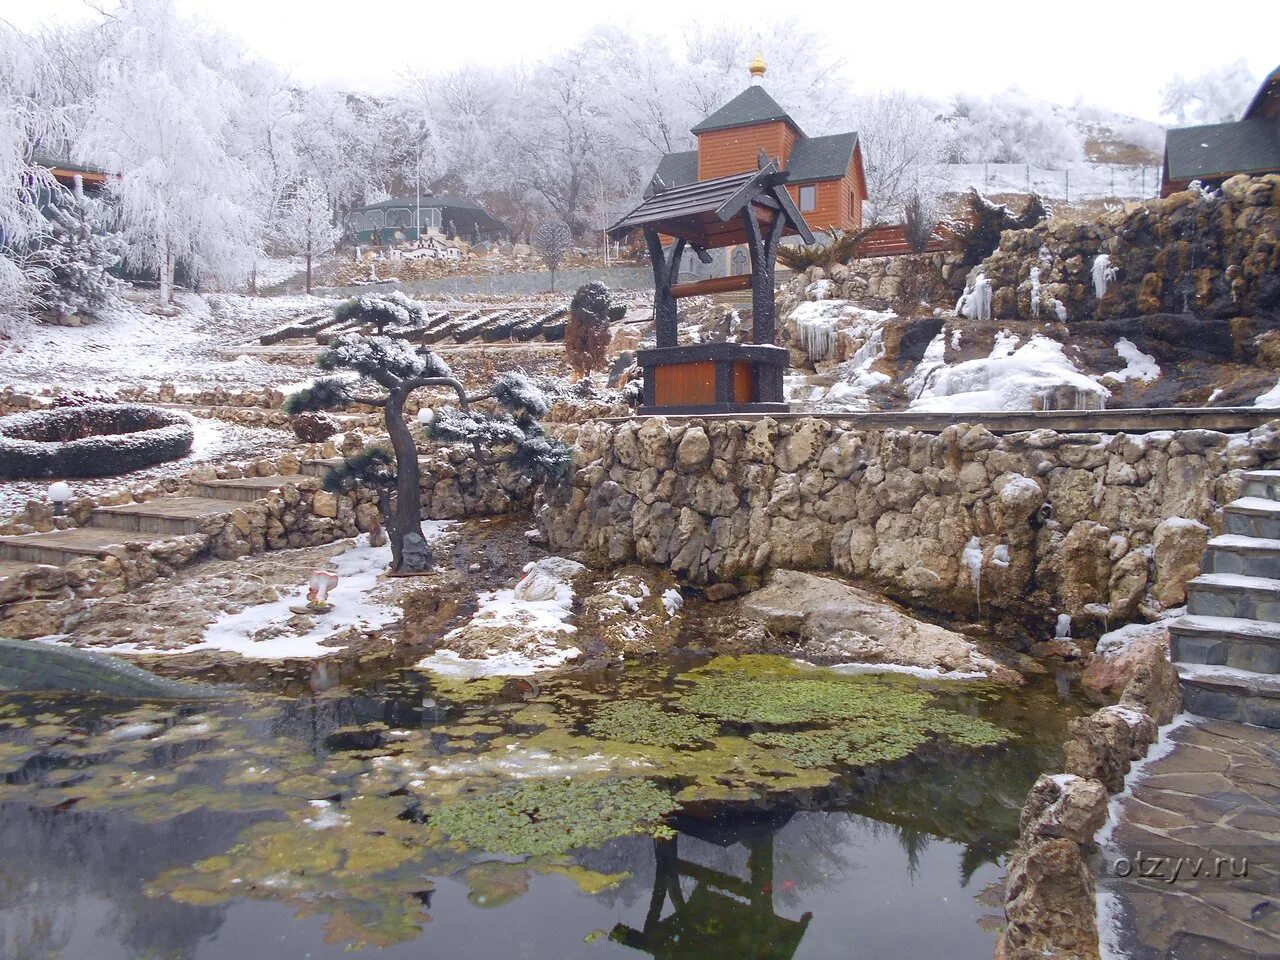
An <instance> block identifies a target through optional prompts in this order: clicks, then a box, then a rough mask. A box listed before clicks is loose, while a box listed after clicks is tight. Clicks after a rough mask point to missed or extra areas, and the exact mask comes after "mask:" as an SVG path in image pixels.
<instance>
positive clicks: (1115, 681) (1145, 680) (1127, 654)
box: [1080, 623, 1181, 724]
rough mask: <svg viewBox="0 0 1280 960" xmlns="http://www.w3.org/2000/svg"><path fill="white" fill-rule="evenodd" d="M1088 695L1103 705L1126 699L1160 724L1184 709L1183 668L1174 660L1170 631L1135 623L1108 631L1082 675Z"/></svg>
mask: <svg viewBox="0 0 1280 960" xmlns="http://www.w3.org/2000/svg"><path fill="white" fill-rule="evenodd" d="M1080 683H1081V686H1082V687H1083V688H1084V692H1085V695H1086V696H1087V697H1089V698H1090V699H1092V700H1094V701H1096V702H1098V703H1113V702H1115V701H1117V700H1120V701H1121V702H1122V703H1126V704H1127V705H1129V706H1133V707H1134V708H1136V709H1138V710H1141V711H1142V712H1143V713H1146V714H1147V715H1148V716H1150V717H1152V718H1154V719H1155V721H1156V722H1157V723H1159V724H1165V723H1168V722H1169V721H1170V720H1172V719H1173V715H1174V714H1175V713H1177V712H1178V709H1179V707H1180V705H1181V693H1180V690H1179V686H1178V672H1177V670H1176V669H1175V668H1174V666H1173V664H1172V663H1170V662H1169V629H1168V627H1166V626H1165V625H1164V624H1162V623H1131V624H1129V625H1128V626H1125V627H1121V628H1120V629H1118V630H1112V631H1111V632H1110V633H1106V634H1103V636H1102V638H1101V639H1100V640H1099V641H1098V644H1097V646H1096V647H1095V648H1094V651H1093V656H1092V657H1091V658H1090V659H1089V663H1088V665H1087V666H1086V667H1085V669H1084V673H1083V674H1082V675H1081V677H1080Z"/></svg>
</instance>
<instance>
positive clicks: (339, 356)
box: [285, 333, 569, 574]
mask: <svg viewBox="0 0 1280 960" xmlns="http://www.w3.org/2000/svg"><path fill="white" fill-rule="evenodd" d="M316 362H317V364H318V365H319V367H320V368H321V369H322V370H326V371H335V370H349V371H352V372H354V373H357V374H359V375H360V377H361V378H363V379H365V380H370V381H372V382H374V383H376V384H377V385H378V386H379V387H381V388H382V389H383V390H384V391H385V393H383V394H378V395H367V396H366V395H362V394H359V393H356V392H355V391H354V389H353V388H352V387H350V386H349V385H348V384H347V383H345V382H343V381H338V380H335V379H333V378H324V379H321V380H317V381H316V382H315V383H314V384H313V385H312V386H311V387H310V388H308V389H306V390H300V391H298V392H297V393H295V394H293V395H291V396H290V397H289V398H288V399H287V400H286V403H285V409H286V410H288V412H289V413H290V414H298V413H301V412H302V411H304V410H321V409H334V408H340V407H344V406H347V405H349V404H351V403H362V404H367V405H369V406H377V407H381V408H382V411H383V420H384V422H385V423H386V427H387V433H388V434H389V435H390V439H391V453H387V452H386V450H385V449H384V448H375V449H366V450H363V451H361V452H360V453H359V454H357V455H356V456H355V457H349V458H347V460H346V461H344V463H343V464H342V466H340V467H338V468H336V469H335V470H333V471H331V472H330V474H329V476H328V477H327V478H326V486H327V487H328V488H329V489H331V490H335V491H336V490H349V489H351V488H352V487H354V486H357V485H360V484H365V485H369V486H372V487H373V488H374V489H375V490H377V492H378V500H379V505H380V508H381V511H382V519H383V523H384V524H385V525H386V528H387V534H388V539H389V540H390V541H391V557H392V560H391V569H392V572H394V573H406V574H407V573H424V572H426V571H428V570H430V569H431V565H432V563H433V558H432V555H431V548H430V547H429V546H428V545H427V541H426V538H425V537H424V536H423V535H422V507H421V503H420V497H421V484H420V482H419V468H418V448H417V444H416V443H415V442H414V439H413V433H412V432H411V431H410V429H409V423H408V420H407V419H406V418H405V414H404V405H405V401H406V400H408V399H409V395H410V394H411V393H413V392H414V391H415V390H418V389H420V388H422V387H443V388H446V389H449V390H453V391H454V392H455V393H456V394H457V396H458V408H459V409H457V410H453V409H449V408H446V409H443V410H441V411H439V412H437V413H436V414H435V415H434V416H433V417H431V422H430V426H429V428H428V431H429V434H430V435H431V436H432V437H433V438H435V439H439V440H444V441H452V442H458V441H461V442H465V443H469V444H471V446H472V448H473V449H474V451H475V453H476V456H477V458H483V456H484V455H485V453H484V452H485V449H486V448H492V447H496V446H505V447H511V448H513V449H514V457H513V463H514V464H515V466H516V467H517V468H518V469H520V470H522V471H523V472H524V473H525V474H526V475H528V476H530V477H535V478H543V477H552V478H556V479H562V478H563V477H564V476H565V475H566V474H567V472H568V465H569V453H568V448H567V447H565V446H564V444H562V443H560V442H559V441H557V440H553V439H552V438H550V437H547V436H546V435H545V434H544V433H543V432H542V429H541V427H539V426H538V424H537V422H536V420H535V419H534V418H535V417H538V416H541V415H542V414H543V413H545V412H546V411H547V409H548V407H549V404H548V402H547V399H546V397H545V396H544V395H543V394H542V392H541V391H540V390H539V389H538V388H537V387H536V386H535V385H534V384H533V383H532V382H531V381H530V380H529V379H528V378H527V377H524V376H523V375H521V374H518V373H505V374H501V375H499V376H498V377H496V378H495V381H494V384H493V387H492V388H491V390H490V391H489V392H488V393H485V394H480V395H477V396H468V395H467V393H466V390H465V389H464V388H463V386H462V384H461V383H460V382H459V381H458V380H457V379H455V378H454V376H453V374H452V373H451V372H450V371H449V367H448V365H447V364H445V362H444V361H443V360H441V359H440V357H438V356H437V355H436V354H435V353H433V352H431V350H429V349H427V348H426V347H419V348H417V349H414V348H413V347H412V346H411V345H409V344H408V343H406V342H405V341H403V340H397V339H393V338H391V337H366V336H362V335H360V334H358V333H348V334H344V335H342V336H341V337H338V338H336V339H334V340H333V341H332V342H331V344H330V345H329V348H328V349H327V350H325V351H324V352H323V353H322V354H321V355H320V356H319V358H318V359H317V361H316ZM487 399H492V400H495V401H497V402H498V403H499V404H500V405H502V406H503V407H505V408H506V409H507V410H508V411H509V413H508V414H507V415H505V416H488V415H486V414H482V413H477V412H475V411H473V410H471V407H470V404H472V403H475V402H478V401H480V400H487Z"/></svg>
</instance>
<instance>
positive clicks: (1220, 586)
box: [1187, 573, 1280, 623]
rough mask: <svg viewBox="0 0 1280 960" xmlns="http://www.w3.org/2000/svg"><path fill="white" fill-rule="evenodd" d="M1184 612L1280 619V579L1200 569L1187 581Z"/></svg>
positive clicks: (1202, 614)
mask: <svg viewBox="0 0 1280 960" xmlns="http://www.w3.org/2000/svg"><path fill="white" fill-rule="evenodd" d="M1187 613H1190V614H1194V615H1197V616H1205V617H1240V618H1244V619H1248V620H1266V621H1269V622H1271V623H1280V580H1273V579H1271V578H1270V577H1246V576H1242V575H1241V574H1237V573H1202V574H1201V575H1200V576H1198V577H1196V578H1195V579H1194V580H1192V581H1191V582H1190V583H1188V584H1187Z"/></svg>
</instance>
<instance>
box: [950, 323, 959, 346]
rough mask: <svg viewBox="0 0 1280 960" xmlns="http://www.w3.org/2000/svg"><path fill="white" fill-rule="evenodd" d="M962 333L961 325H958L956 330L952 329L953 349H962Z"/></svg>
mask: <svg viewBox="0 0 1280 960" xmlns="http://www.w3.org/2000/svg"><path fill="white" fill-rule="evenodd" d="M960 333H961V331H960V328H959V327H956V328H955V329H954V330H952V331H951V349H952V350H959V349H960Z"/></svg>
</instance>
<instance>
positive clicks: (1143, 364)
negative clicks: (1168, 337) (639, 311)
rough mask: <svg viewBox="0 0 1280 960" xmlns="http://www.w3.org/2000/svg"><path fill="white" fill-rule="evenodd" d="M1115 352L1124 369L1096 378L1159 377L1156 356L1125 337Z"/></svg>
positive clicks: (1151, 378) (1147, 379)
mask: <svg viewBox="0 0 1280 960" xmlns="http://www.w3.org/2000/svg"><path fill="white" fill-rule="evenodd" d="M1116 353H1118V354H1120V359H1122V360H1124V362H1125V366H1124V369H1123V370H1114V371H1112V372H1111V373H1104V374H1103V375H1102V376H1100V377H1099V378H1098V380H1099V381H1105V380H1114V381H1117V382H1120V383H1123V382H1124V381H1125V380H1141V381H1143V382H1144V383H1150V382H1151V381H1152V380H1159V379H1160V364H1158V363H1156V358H1155V357H1153V356H1152V355H1151V354H1149V353H1143V352H1142V351H1141V350H1139V349H1138V347H1137V345H1136V344H1135V343H1134V342H1133V341H1132V340H1130V339H1128V338H1127V337H1121V338H1120V339H1119V340H1117V341H1116ZM1278 402H1280V401H1278Z"/></svg>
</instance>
